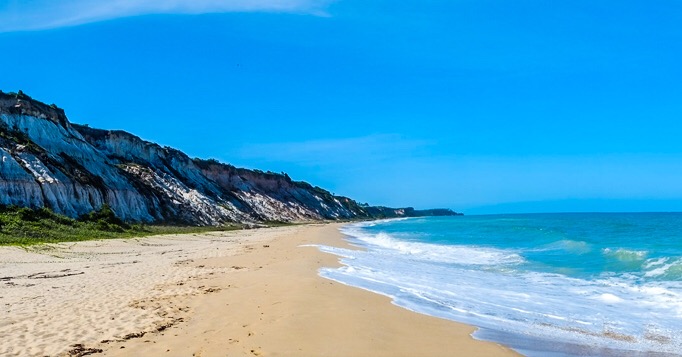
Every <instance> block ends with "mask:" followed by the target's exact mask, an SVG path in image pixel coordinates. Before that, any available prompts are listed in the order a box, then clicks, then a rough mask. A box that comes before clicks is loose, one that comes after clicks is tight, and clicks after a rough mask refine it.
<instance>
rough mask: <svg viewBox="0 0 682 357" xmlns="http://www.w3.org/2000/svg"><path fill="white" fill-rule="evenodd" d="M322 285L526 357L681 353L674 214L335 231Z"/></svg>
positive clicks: (396, 223) (464, 220)
mask: <svg viewBox="0 0 682 357" xmlns="http://www.w3.org/2000/svg"><path fill="white" fill-rule="evenodd" d="M342 232H343V233H344V234H346V235H347V236H348V239H349V241H350V242H351V243H352V244H354V245H357V246H360V247H362V248H364V249H362V250H349V249H339V248H333V247H326V246H323V247H320V249H322V250H323V251H326V252H330V253H333V254H337V255H339V256H340V257H342V263H343V264H344V266H343V267H341V268H334V269H333V268H325V269H322V270H321V271H320V274H321V275H322V276H323V277H326V278H329V279H332V280H336V281H339V282H342V283H344V284H348V285H352V286H357V287H361V288H364V289H367V290H371V291H374V292H377V293H380V294H384V295H387V296H390V297H392V298H393V301H394V303H395V304H397V305H399V306H402V307H405V308H408V309H410V310H414V311H417V312H421V313H425V314H429V315H433V316H438V317H443V318H447V319H452V320H456V321H460V322H465V323H469V324H472V325H476V326H479V327H481V329H480V330H479V331H478V332H477V333H476V334H475V337H476V338H480V339H486V340H493V341H497V342H502V343H504V344H507V345H509V346H511V347H513V348H515V349H516V350H517V351H519V352H521V353H523V354H526V355H531V356H535V355H537V356H548V355H553V356H576V355H581V356H582V355H605V356H606V355H608V356H611V355H613V356H623V355H625V356H640V355H678V354H679V355H682V214H681V213H573V214H529V215H490V216H463V217H443V218H438V217H429V218H414V219H403V220H388V221H380V222H367V223H357V224H350V225H347V226H345V227H344V228H343V229H342Z"/></svg>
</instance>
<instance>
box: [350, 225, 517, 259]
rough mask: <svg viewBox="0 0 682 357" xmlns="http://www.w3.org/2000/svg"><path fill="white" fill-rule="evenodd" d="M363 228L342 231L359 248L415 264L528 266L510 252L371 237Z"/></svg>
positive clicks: (354, 226)
mask: <svg viewBox="0 0 682 357" xmlns="http://www.w3.org/2000/svg"><path fill="white" fill-rule="evenodd" d="M361 227H363V226H357V225H351V226H347V227H344V228H342V229H341V231H342V233H344V234H346V235H347V236H350V237H352V238H354V239H355V241H354V243H356V244H357V243H359V245H362V246H365V247H367V246H371V247H374V248H382V249H386V250H388V251H391V252H393V253H398V254H401V255H403V256H408V257H410V258H411V259H412V260H422V261H430V262H440V263H449V264H460V265H513V264H521V263H523V262H525V260H524V259H523V257H522V256H521V255H519V254H518V253H516V252H510V251H507V250H502V249H494V248H486V247H476V246H461V245H441V244H431V243H420V242H410V241H406V240H402V239H398V238H395V237H394V236H392V235H390V234H388V233H385V232H379V233H376V234H373V233H368V232H366V231H363V230H362V229H361ZM365 227H366V226H365Z"/></svg>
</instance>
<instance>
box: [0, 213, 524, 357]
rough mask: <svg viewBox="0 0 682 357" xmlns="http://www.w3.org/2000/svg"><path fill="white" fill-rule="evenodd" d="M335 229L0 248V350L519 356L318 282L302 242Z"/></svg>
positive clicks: (320, 260)
mask: <svg viewBox="0 0 682 357" xmlns="http://www.w3.org/2000/svg"><path fill="white" fill-rule="evenodd" d="M338 227H339V225H338V224H329V225H306V226H292V227H283V228H272V229H260V230H249V231H239V232H216V233H207V234H201V235H184V236H163V237H152V238H144V239H133V240H108V241H91V242H80V243H75V244H73V243H72V244H58V245H50V246H42V248H37V247H36V248H31V249H28V250H22V249H19V248H12V247H4V248H0V269H2V271H3V274H2V275H3V279H4V280H3V281H2V287H1V288H0V289H1V290H2V294H0V295H2V297H1V298H0V304H2V307H3V309H4V310H6V311H7V313H8V314H7V316H8V318H7V319H3V321H2V324H0V354H2V355H3V356H24V355H34V356H42V355H68V354H69V353H70V354H72V355H79V354H80V355H82V354H83V353H87V352H97V353H100V355H104V356H140V355H148V356H152V355H153V356H248V355H255V356H512V355H516V354H515V353H514V352H513V351H511V350H509V349H507V348H505V347H502V346H499V345H496V344H494V343H488V342H482V341H476V340H474V339H472V338H471V337H470V334H471V332H472V331H473V330H474V328H472V327H470V326H466V325H462V324H457V323H454V322H451V321H446V320H441V319H437V318H433V317H429V316H425V315H421V314H417V313H414V312H410V311H408V310H405V309H402V308H400V307H397V306H395V305H392V304H391V303H390V299H388V298H387V297H384V296H380V295H377V294H374V293H371V292H367V291H364V290H361V289H356V288H352V287H348V286H344V285H342V284H339V283H336V282H332V281H329V280H326V279H323V278H321V277H319V276H318V275H317V270H318V269H319V268H320V267H322V266H337V265H338V261H337V257H335V256H332V255H328V254H324V253H321V252H319V251H318V250H317V249H316V248H315V247H301V245H307V244H325V245H336V246H345V242H344V241H343V240H342V236H341V234H340V233H339V231H338ZM35 274H42V275H35ZM38 277H40V278H38Z"/></svg>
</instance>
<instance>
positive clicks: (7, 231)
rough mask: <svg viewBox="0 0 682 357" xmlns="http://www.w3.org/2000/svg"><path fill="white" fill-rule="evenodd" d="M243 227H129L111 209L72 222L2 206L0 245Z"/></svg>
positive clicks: (46, 213)
mask: <svg viewBox="0 0 682 357" xmlns="http://www.w3.org/2000/svg"><path fill="white" fill-rule="evenodd" d="M241 228H242V226H241V225H236V224H235V225H228V226H220V227H189V226H160V225H146V224H128V223H126V222H123V221H121V220H120V219H119V218H118V217H116V215H115V214H114V212H113V211H112V210H111V208H110V207H109V206H107V205H104V206H103V207H102V208H101V209H99V210H97V211H94V212H91V213H89V214H87V215H83V216H81V217H80V218H79V219H72V218H69V217H66V216H63V215H60V214H56V213H54V212H52V211H51V210H50V209H47V208H39V209H31V208H25V207H24V208H19V207H16V206H0V245H33V244H40V243H58V242H75V241H82V240H92V239H106V238H131V237H143V236H150V235H158V234H186V233H202V232H210V231H227V230H235V229H241Z"/></svg>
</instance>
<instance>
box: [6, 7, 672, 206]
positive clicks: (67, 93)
mask: <svg viewBox="0 0 682 357" xmlns="http://www.w3.org/2000/svg"><path fill="white" fill-rule="evenodd" d="M680 19H682V2H680V1H679V0H661V1H655V2H642V1H631V0H619V1H615V0H613V1H611V0H604V1H593V0H571V1H563V0H557V1H539V0H537V1H536V0H519V1H503V0H477V1H472V0H455V1H453V0H445V1H439V0H429V1H425V0H419V1H413V0H404V1H399V2H398V1H385V0H362V1H359V0H336V1H332V0H319V1H318V0H137V1H131V0H110V1H106V2H103V1H99V0H70V1H69V0H62V1H59V2H55V1H52V0H0V49H2V55H1V56H0V90H3V91H6V92H7V91H17V90H20V89H21V90H23V91H24V92H26V93H27V94H29V95H31V96H32V97H34V98H36V99H38V100H41V101H44V102H47V103H56V104H57V105H59V106H60V107H62V108H64V109H65V110H66V113H67V116H68V117H69V119H70V120H71V121H72V122H75V123H81V124H89V125H90V126H93V127H98V128H103V129H122V130H126V131H129V132H131V133H134V134H136V135H138V136H140V137H142V138H143V139H146V140H150V141H153V142H156V143H159V144H161V145H167V146H171V147H175V148H177V149H180V150H182V151H184V152H186V153H187V154H188V155H190V156H192V157H200V158H215V159H218V160H220V161H223V162H226V163H230V164H233V165H236V166H240V167H247V168H258V169H262V170H271V171H275V172H280V171H284V172H287V173H288V174H289V175H290V176H291V177H292V178H293V179H296V180H302V181H307V182H310V183H312V184H314V185H319V186H321V187H324V188H326V189H328V190H330V191H332V192H333V193H335V194H339V195H345V196H349V197H351V198H354V199H356V200H358V201H360V202H368V203H370V204H375V205H388V206H401V207H402V206H414V207H417V208H432V207H447V208H452V209H454V210H456V211H462V212H464V213H470V214H471V213H473V214H476V213H520V212H548V211H682V66H681V65H680V63H682V26H680V25H679V21H680Z"/></svg>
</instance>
